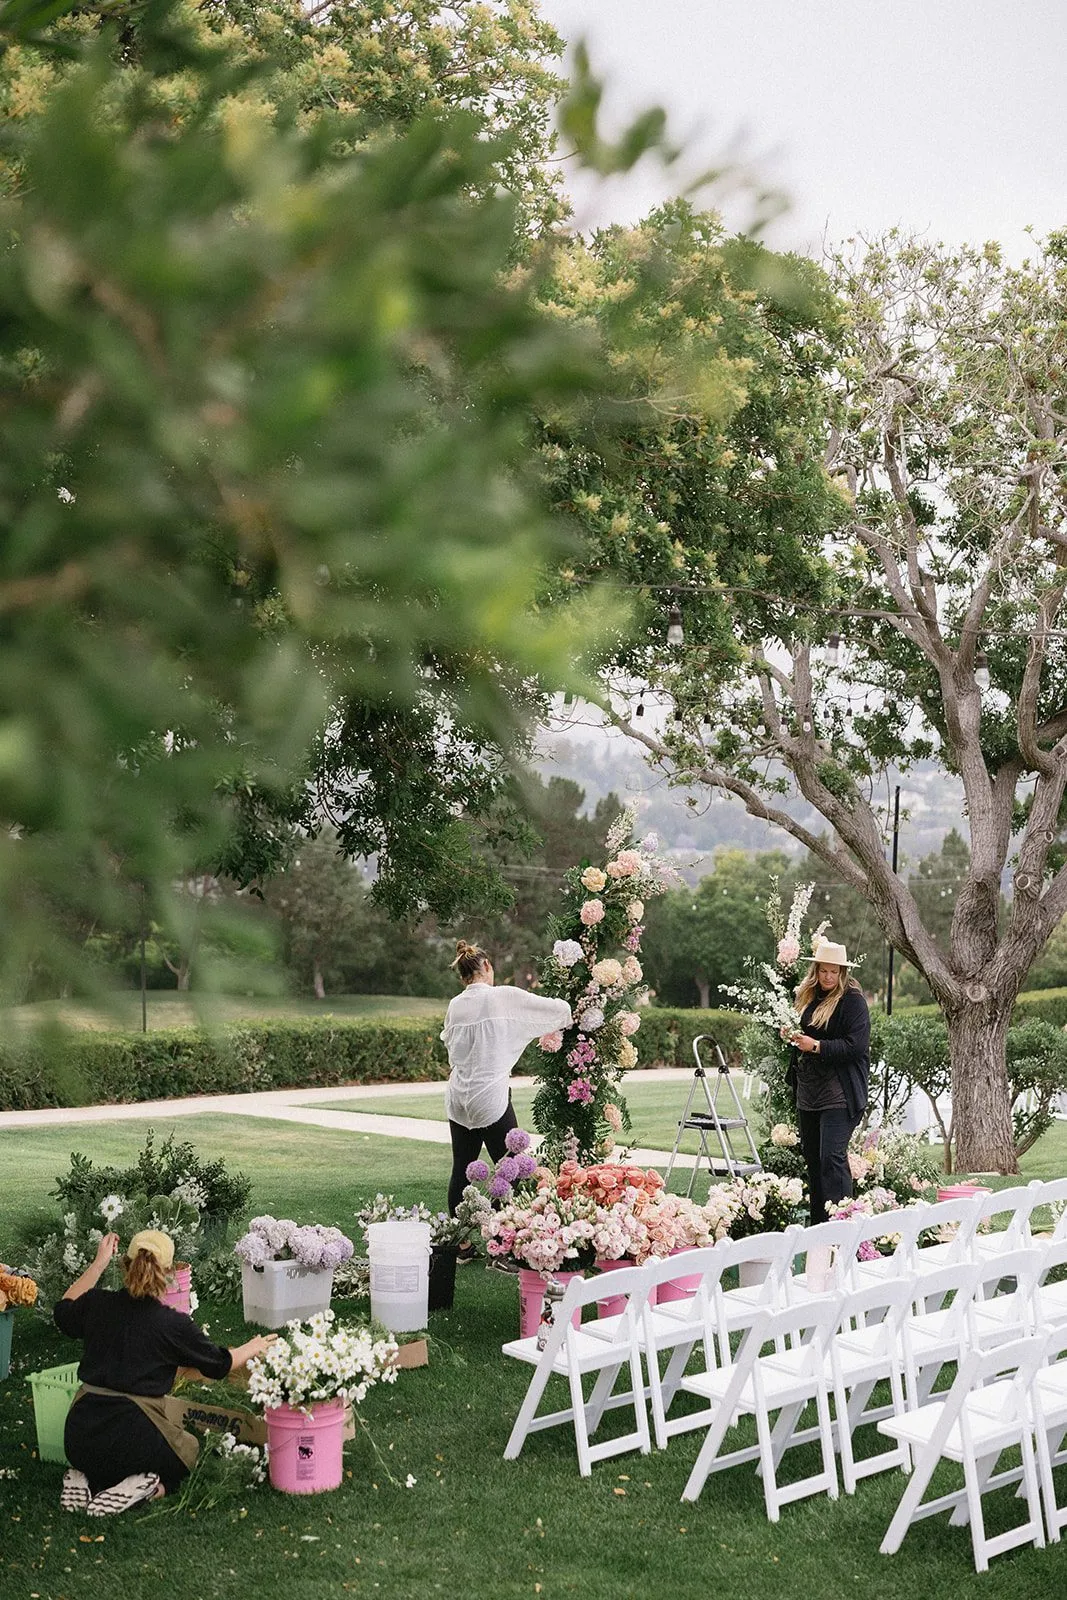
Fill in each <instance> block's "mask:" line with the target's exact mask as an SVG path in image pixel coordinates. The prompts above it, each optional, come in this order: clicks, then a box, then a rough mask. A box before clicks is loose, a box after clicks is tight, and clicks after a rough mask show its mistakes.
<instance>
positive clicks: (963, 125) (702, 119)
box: [541, 0, 1067, 258]
mask: <svg viewBox="0 0 1067 1600" xmlns="http://www.w3.org/2000/svg"><path fill="white" fill-rule="evenodd" d="M541 11H542V13H543V14H544V16H545V17H546V18H547V19H548V20H549V21H551V22H552V23H554V24H555V26H556V27H557V28H558V30H559V31H560V33H561V34H562V35H563V36H564V38H565V39H567V40H568V42H569V43H571V44H573V43H574V42H575V41H577V40H579V39H582V38H584V39H585V40H586V42H587V43H588V45H589V47H590V50H591V53H592V58H593V65H594V69H595V70H596V71H597V72H598V74H599V75H600V76H601V77H603V78H604V79H605V80H606V82H607V91H608V92H607V94H606V97H605V108H606V111H607V120H608V126H609V127H610V126H611V125H612V124H614V125H616V126H618V125H619V124H621V123H622V122H624V121H625V120H627V118H628V117H630V116H632V115H634V114H635V113H637V112H638V111H640V110H643V109H645V108H646V107H647V106H649V105H653V104H659V105H662V106H663V107H664V108H665V109H666V110H667V112H668V113H669V116H670V123H671V127H672V130H673V132H674V134H675V135H676V137H679V138H680V139H682V140H684V142H685V145H686V152H687V153H686V159H685V166H686V167H687V168H688V171H689V172H690V173H691V174H695V173H696V172H698V171H702V170H704V169H706V168H707V167H708V166H710V165H711V164H713V163H715V162H717V161H719V160H720V159H721V157H722V155H723V153H724V151H727V150H728V149H730V148H731V147H732V146H733V145H734V142H735V141H737V140H738V139H741V140H742V141H743V149H744V154H745V156H746V157H747V158H749V160H751V161H754V165H755V169H756V171H757V173H758V176H759V178H760V180H765V181H770V182H772V183H773V184H775V185H776V186H782V187H784V188H785V189H786V191H787V192H788V193H789V195H790V197H791V202H792V203H791V207H790V210H789V212H788V214H787V215H785V216H784V217H783V218H782V219H780V220H779V221H778V222H776V223H775V224H774V225H773V226H772V228H771V231H770V232H769V233H768V234H767V235H766V236H765V237H766V239H767V242H768V243H770V244H773V245H776V246H777V247H778V248H787V249H799V250H805V251H807V252H808V253H809V254H813V255H818V254H820V253H821V250H822V244H823V240H824V238H825V239H828V240H829V241H831V242H834V243H839V242H841V241H843V240H845V239H847V238H849V237H851V236H852V235H853V234H855V233H864V234H870V233H877V232H881V231H884V230H885V229H887V228H890V227H893V226H898V225H899V226H902V227H905V228H907V229H912V230H916V231H920V232H924V233H926V234H928V235H930V236H932V237H935V238H940V239H945V240H946V241H949V242H953V243H955V242H962V241H965V240H973V241H978V242H981V241H983V240H985V239H999V240H1000V241H1001V242H1002V243H1003V244H1004V245H1005V247H1006V248H1007V250H1008V251H1009V253H1010V255H1011V256H1013V257H1015V258H1020V257H1021V256H1022V255H1024V254H1025V252H1026V249H1027V235H1026V233H1025V231H1024V230H1025V228H1026V227H1027V225H1028V224H1030V225H1032V226H1033V227H1034V229H1035V230H1036V232H1037V233H1038V234H1039V235H1040V234H1042V233H1046V232H1048V231H1049V230H1050V229H1052V228H1057V227H1062V226H1064V225H1067V92H1065V81H1067V0H1025V3H1023V0H895V3H894V4H892V5H886V4H875V3H874V0H541ZM684 186H685V176H684V171H683V170H680V169H678V168H676V169H673V170H672V171H668V172H665V171H664V170H663V169H662V167H657V166H656V165H655V164H653V163H652V162H649V161H646V162H645V163H643V164H642V166H641V167H640V168H639V169H637V170H636V171H635V172H633V173H631V174H628V175H626V176H625V177H623V178H620V179H617V180H612V182H611V183H610V184H607V185H603V184H601V185H598V186H597V188H596V190H595V192H594V191H593V190H592V189H591V188H590V186H589V185H588V184H585V183H578V182H572V183H571V185H570V187H571V192H572V196H573V198H574V200H575V203H576V209H577V215H578V221H579V223H580V224H581V225H583V226H593V225H596V224H598V223H603V222H608V221H620V222H628V221H633V220H636V218H637V217H639V216H641V215H642V214H643V213H644V212H646V211H647V210H648V209H649V208H650V207H651V206H653V205H654V204H656V203H657V201H659V200H661V199H663V198H666V197H667V196H669V195H670V194H673V193H676V192H678V191H679V190H680V189H681V188H684ZM705 203H709V202H708V201H705ZM750 204H751V202H750V201H749V200H748V199H746V198H744V197H743V196H742V195H740V194H739V195H735V196H734V197H732V198H730V199H729V200H728V201H727V203H726V205H725V206H724V207H723V209H724V210H725V211H726V215H727V217H728V218H729V220H730V221H731V223H732V224H733V225H734V226H744V225H745V224H746V223H747V221H748V218H749V215H750V210H749V208H750Z"/></svg>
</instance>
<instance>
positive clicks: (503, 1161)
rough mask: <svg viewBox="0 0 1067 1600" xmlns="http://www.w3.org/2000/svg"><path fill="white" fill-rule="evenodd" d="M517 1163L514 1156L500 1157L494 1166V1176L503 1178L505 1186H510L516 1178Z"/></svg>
mask: <svg viewBox="0 0 1067 1600" xmlns="http://www.w3.org/2000/svg"><path fill="white" fill-rule="evenodd" d="M518 1165H519V1164H518V1162H517V1161H516V1160H515V1157H514V1156H501V1158H500V1160H499V1161H498V1162H497V1164H496V1175H497V1177H498V1178H503V1180H504V1182H505V1183H506V1184H509V1185H510V1184H512V1183H514V1182H515V1179H516V1178H517V1177H518Z"/></svg>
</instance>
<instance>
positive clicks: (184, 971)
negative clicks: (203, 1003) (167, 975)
mask: <svg viewBox="0 0 1067 1600" xmlns="http://www.w3.org/2000/svg"><path fill="white" fill-rule="evenodd" d="M171 970H172V971H173V972H174V973H175V974H176V976H177V979H178V988H179V989H188V987H189V974H190V970H191V969H190V967H189V963H188V962H187V961H183V962H182V964H181V966H179V967H174V968H172V969H171Z"/></svg>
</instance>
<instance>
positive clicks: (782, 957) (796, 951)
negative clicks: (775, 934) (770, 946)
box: [778, 939, 800, 967]
mask: <svg viewBox="0 0 1067 1600" xmlns="http://www.w3.org/2000/svg"><path fill="white" fill-rule="evenodd" d="M799 960H800V946H799V944H798V943H797V941H796V940H795V939H779V941H778V965H779V966H780V967H791V966H792V965H793V963H794V962H795V961H799Z"/></svg>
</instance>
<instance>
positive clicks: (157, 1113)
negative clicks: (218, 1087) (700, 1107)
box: [0, 1067, 695, 1167]
mask: <svg viewBox="0 0 1067 1600" xmlns="http://www.w3.org/2000/svg"><path fill="white" fill-rule="evenodd" d="M692 1076H693V1074H692V1072H690V1071H689V1070H687V1069H686V1068H684V1067H650V1068H648V1069H646V1070H643V1071H641V1072H640V1073H639V1074H636V1075H635V1076H634V1078H633V1080H632V1081H633V1082H635V1083H648V1082H660V1083H679V1084H681V1083H689V1082H690V1081H691V1079H692ZM511 1081H512V1085H513V1087H515V1088H529V1087H531V1086H532V1085H533V1083H534V1082H535V1080H534V1079H533V1078H526V1077H517V1078H513V1079H512V1080H511ZM444 1092H445V1085H444V1083H443V1082H439V1083H378V1084H352V1085H349V1086H347V1087H341V1088H338V1087H333V1088H324V1089H264V1090H260V1091H258V1092H257V1093H254V1094H205V1095H190V1096H187V1097H186V1098H184V1099H181V1100H138V1101H135V1102H134V1103H133V1104H130V1105H104V1106H53V1107H49V1108H47V1109H46V1110H41V1111H3V1112H0V1133H2V1132H4V1131H5V1130H7V1129H15V1128H53V1127H72V1126H77V1125H79V1124H85V1123H93V1122H132V1121H138V1122H140V1121H152V1120H153V1119H155V1120H170V1119H171V1118H173V1117H206V1116H238V1117H257V1118H261V1119H265V1120H267V1121H272V1122H296V1123H303V1124H304V1125H305V1126H307V1127H313V1128H339V1129H342V1130H344V1131H345V1132H347V1133H363V1134H384V1135H385V1136H386V1137H388V1138H391V1139H416V1140H421V1141H422V1142H423V1143H424V1144H445V1145H446V1144H448V1142H449V1133H448V1124H447V1122H438V1121H435V1120H433V1119H432V1118H429V1117H404V1116H395V1117H393V1116H389V1115H387V1114H383V1113H381V1112H368V1111H359V1110H358V1109H356V1108H357V1107H358V1105H359V1102H360V1101H361V1100H380V1099H387V1098H388V1099H393V1098H398V1097H402V1096H404V1095H412V1094H438V1095H441V1096H443V1095H444ZM338 1100H351V1101H352V1102H353V1109H352V1110H351V1111H338V1110H335V1109H333V1108H332V1106H331V1105H330V1104H329V1103H330V1102H336V1101H338ZM324 1102H325V1103H324ZM679 1110H681V1105H679ZM535 1143H536V1141H535ZM631 1157H632V1159H633V1160H635V1161H637V1162H639V1163H641V1164H642V1165H644V1166H665V1165H666V1163H667V1161H668V1159H669V1152H668V1151H666V1150H646V1149H636V1150H633V1151H632V1152H631ZM694 1161H695V1157H693V1156H684V1155H680V1156H679V1157H678V1163H677V1164H678V1165H679V1166H686V1167H691V1166H692V1165H693V1164H694Z"/></svg>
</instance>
